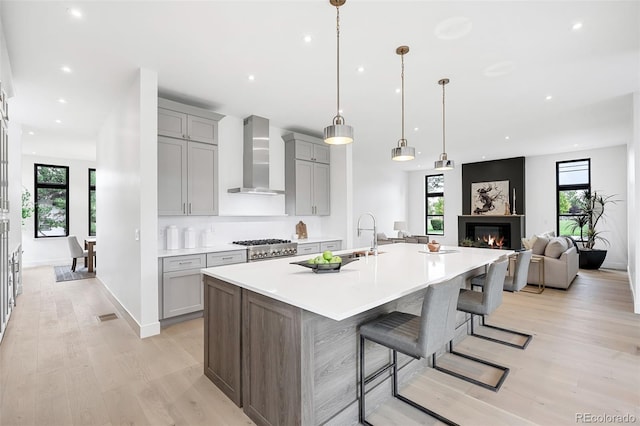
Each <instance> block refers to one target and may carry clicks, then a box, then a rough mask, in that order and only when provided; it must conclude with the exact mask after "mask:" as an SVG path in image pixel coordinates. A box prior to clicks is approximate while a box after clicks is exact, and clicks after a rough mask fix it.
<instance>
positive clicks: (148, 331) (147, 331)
mask: <svg viewBox="0 0 640 426" xmlns="http://www.w3.org/2000/svg"><path fill="white" fill-rule="evenodd" d="M96 280H97V281H98V282H99V283H100V288H101V289H102V291H103V292H104V295H105V296H106V297H107V299H109V301H110V302H111V303H113V305H114V306H115V308H116V310H117V311H118V313H119V314H120V316H121V317H122V318H124V319H125V321H127V324H129V327H131V329H132V330H133V331H134V332H135V333H136V334H137V335H138V337H140V338H141V339H144V338H145V337H151V336H155V335H158V334H160V322H159V321H156V322H153V323H151V324H145V325H140V323H138V321H136V319H135V318H134V317H133V315H131V313H130V312H129V311H128V310H127V308H125V307H124V306H123V305H122V303H120V301H119V300H118V298H117V297H116V296H114V295H113V293H111V290H109V287H107V286H106V285H105V284H104V283H103V282H102V280H101V279H100V278H98V277H96Z"/></svg>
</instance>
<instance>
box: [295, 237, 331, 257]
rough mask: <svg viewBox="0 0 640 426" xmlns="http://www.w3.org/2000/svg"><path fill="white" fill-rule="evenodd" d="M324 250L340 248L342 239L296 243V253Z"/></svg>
mask: <svg viewBox="0 0 640 426" xmlns="http://www.w3.org/2000/svg"><path fill="white" fill-rule="evenodd" d="M325 250H330V251H338V250H342V241H340V240H335V241H323V242H319V243H302V244H301V243H298V254H299V255H301V254H315V253H322V252H323V251H325Z"/></svg>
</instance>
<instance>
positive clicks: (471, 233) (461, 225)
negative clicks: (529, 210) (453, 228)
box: [458, 215, 524, 250]
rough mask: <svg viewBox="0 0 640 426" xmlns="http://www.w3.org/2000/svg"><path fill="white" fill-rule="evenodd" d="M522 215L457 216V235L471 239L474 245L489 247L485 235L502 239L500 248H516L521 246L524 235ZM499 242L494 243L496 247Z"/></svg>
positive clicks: (461, 238)
mask: <svg viewBox="0 0 640 426" xmlns="http://www.w3.org/2000/svg"><path fill="white" fill-rule="evenodd" d="M523 219H524V216H521V215H504V216H483V215H465V216H458V236H459V237H460V240H463V239H469V240H473V241H474V244H475V245H476V246H480V247H489V246H490V245H489V243H488V242H487V241H485V240H486V239H487V237H489V236H491V237H493V238H498V240H500V239H502V245H501V248H503V249H511V250H517V249H520V248H521V247H522V242H521V240H522V236H523V235H524V220H523ZM498 246H499V244H495V243H494V246H493V247H495V248H498Z"/></svg>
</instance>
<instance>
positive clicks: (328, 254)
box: [322, 250, 333, 260]
mask: <svg viewBox="0 0 640 426" xmlns="http://www.w3.org/2000/svg"><path fill="white" fill-rule="evenodd" d="M322 257H324V258H325V259H326V260H331V258H332V257H333V253H331V251H330V250H325V251H324V252H322Z"/></svg>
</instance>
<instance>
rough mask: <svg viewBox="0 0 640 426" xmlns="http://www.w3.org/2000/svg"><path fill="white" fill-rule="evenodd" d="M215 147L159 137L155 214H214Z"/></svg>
mask: <svg viewBox="0 0 640 426" xmlns="http://www.w3.org/2000/svg"><path fill="white" fill-rule="evenodd" d="M217 170H218V147H217V146H215V145H209V144H204V143H200V142H190V141H185V140H179V139H172V138H167V137H164V136H158V215H160V216H184V215H216V214H218V201H217V200H218V197H217V188H218V185H217V180H218V178H217Z"/></svg>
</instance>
